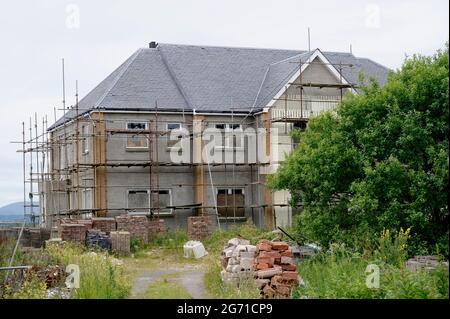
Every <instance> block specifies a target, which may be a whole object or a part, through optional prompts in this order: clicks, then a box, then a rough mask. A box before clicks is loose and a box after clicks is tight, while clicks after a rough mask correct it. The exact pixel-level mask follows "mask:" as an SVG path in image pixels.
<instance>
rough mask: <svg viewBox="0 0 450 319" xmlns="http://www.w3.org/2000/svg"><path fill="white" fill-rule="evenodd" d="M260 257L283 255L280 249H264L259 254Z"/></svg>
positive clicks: (279, 256) (278, 256)
mask: <svg viewBox="0 0 450 319" xmlns="http://www.w3.org/2000/svg"><path fill="white" fill-rule="evenodd" d="M259 256H260V257H270V258H281V255H280V253H279V252H278V251H262V252H261V253H260V254H259Z"/></svg>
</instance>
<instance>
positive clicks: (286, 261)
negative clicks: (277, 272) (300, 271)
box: [280, 256, 292, 264]
mask: <svg viewBox="0 0 450 319" xmlns="http://www.w3.org/2000/svg"><path fill="white" fill-rule="evenodd" d="M280 261H281V264H292V258H291V257H285V256H281V260H280Z"/></svg>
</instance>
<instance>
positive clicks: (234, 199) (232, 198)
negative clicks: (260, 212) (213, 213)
mask: <svg viewBox="0 0 450 319" xmlns="http://www.w3.org/2000/svg"><path fill="white" fill-rule="evenodd" d="M217 206H218V208H217V211H218V213H219V217H222V218H243V217H245V208H244V206H245V194H244V189H242V188H219V189H217Z"/></svg>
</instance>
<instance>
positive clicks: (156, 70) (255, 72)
mask: <svg viewBox="0 0 450 319" xmlns="http://www.w3.org/2000/svg"><path fill="white" fill-rule="evenodd" d="M309 54H310V52H307V51H296V50H279V49H257V48H231V47H213V46H194V45H176V44H164V43H163V44H159V45H158V46H157V48H156V49H153V48H152V49H150V48H142V49H139V50H137V51H136V52H135V53H134V54H133V55H132V56H131V57H130V58H128V59H127V60H126V61H125V62H124V63H123V64H122V65H120V66H119V67H118V68H117V69H116V70H114V71H113V72H112V73H111V74H110V75H109V76H108V77H107V78H106V79H105V80H103V81H102V82H101V83H100V84H99V85H98V86H96V87H95V88H94V89H93V90H92V91H91V92H89V93H88V94H87V95H86V96H85V97H84V98H83V99H81V100H80V102H79V110H80V113H83V112H87V111H89V110H93V109H112V110H120V109H125V110H144V109H146V110H148V109H154V107H155V103H156V101H157V103H158V109H159V110H182V109H185V110H191V109H196V110H198V111H209V112H230V111H231V110H232V109H233V110H234V111H235V112H238V111H245V112H248V111H249V110H252V109H255V108H261V107H264V106H265V105H266V104H267V103H268V102H269V101H270V99H271V98H272V97H273V95H275V94H276V93H277V92H278V90H280V89H281V88H282V87H283V85H285V83H286V82H287V80H288V79H289V78H290V77H291V76H292V75H293V74H295V72H296V71H297V70H298V67H299V66H298V64H296V63H292V61H293V60H295V59H300V58H301V59H304V60H306V59H307V58H308V56H309ZM323 54H324V55H325V56H326V57H327V58H328V59H329V60H330V62H331V63H333V64H338V63H344V64H349V63H351V64H353V67H352V68H348V67H344V68H343V71H342V72H343V76H344V77H345V78H346V79H347V80H348V81H349V82H350V83H357V81H358V74H359V72H360V71H362V72H363V73H365V75H366V77H367V76H373V77H375V78H376V79H377V80H378V82H379V83H380V84H384V82H385V79H386V76H387V73H388V71H389V70H388V69H387V68H385V67H383V66H381V65H380V64H378V63H375V62H373V61H371V60H369V59H366V58H357V57H355V56H354V55H352V54H350V53H341V52H323ZM74 113H75V112H74V111H73V110H70V111H68V112H67V113H66V119H67V120H70V119H72V118H73V117H74ZM62 123H64V118H61V119H59V120H58V121H57V122H56V123H54V124H53V125H52V126H51V127H50V128H49V129H52V128H54V127H56V126H58V125H61V124H62Z"/></svg>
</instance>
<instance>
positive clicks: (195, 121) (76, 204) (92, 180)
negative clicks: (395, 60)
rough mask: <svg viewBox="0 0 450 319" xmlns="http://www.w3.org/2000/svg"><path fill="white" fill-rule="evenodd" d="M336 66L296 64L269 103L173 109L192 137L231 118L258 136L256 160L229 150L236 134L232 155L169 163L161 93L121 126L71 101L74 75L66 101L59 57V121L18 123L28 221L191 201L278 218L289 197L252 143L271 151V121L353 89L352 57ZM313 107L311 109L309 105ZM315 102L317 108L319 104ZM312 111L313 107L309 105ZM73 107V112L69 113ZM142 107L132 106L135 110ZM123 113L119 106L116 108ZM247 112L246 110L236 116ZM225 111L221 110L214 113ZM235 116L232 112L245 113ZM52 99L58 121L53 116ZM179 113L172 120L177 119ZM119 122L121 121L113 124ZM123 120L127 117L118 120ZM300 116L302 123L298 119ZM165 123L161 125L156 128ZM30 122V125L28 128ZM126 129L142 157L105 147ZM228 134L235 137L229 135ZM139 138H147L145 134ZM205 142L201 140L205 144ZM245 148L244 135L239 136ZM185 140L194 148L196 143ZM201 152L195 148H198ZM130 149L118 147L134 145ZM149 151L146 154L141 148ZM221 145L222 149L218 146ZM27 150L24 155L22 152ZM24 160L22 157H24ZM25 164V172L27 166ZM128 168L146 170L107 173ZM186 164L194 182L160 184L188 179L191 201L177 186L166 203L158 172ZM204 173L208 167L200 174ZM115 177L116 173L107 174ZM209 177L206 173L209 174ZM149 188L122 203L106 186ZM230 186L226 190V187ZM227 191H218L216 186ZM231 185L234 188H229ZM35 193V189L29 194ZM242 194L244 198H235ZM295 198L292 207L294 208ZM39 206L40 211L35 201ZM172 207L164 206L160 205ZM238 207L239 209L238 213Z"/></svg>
mask: <svg viewBox="0 0 450 319" xmlns="http://www.w3.org/2000/svg"><path fill="white" fill-rule="evenodd" d="M296 63H298V66H299V70H302V67H304V65H305V64H323V65H325V64H326V63H318V62H314V61H301V60H300V61H299V62H296ZM336 66H337V69H338V71H339V77H340V78H339V80H338V83H313V82H311V81H304V80H303V72H300V75H299V77H298V80H296V81H294V82H290V83H287V85H286V86H285V87H284V93H283V94H282V95H281V96H280V97H279V98H273V101H274V103H275V104H274V106H273V107H271V109H270V110H269V111H268V112H262V111H261V110H257V111H253V110H252V111H248V108H244V109H245V110H247V111H242V109H243V108H241V109H239V108H237V107H234V106H233V105H231V106H230V114H228V117H227V119H225V120H217V119H215V120H214V119H213V118H212V117H208V116H204V115H196V114H195V111H194V112H192V113H190V112H186V111H185V110H184V109H183V110H182V111H181V110H180V112H179V113H180V114H179V116H181V118H182V120H181V121H180V128H184V129H186V130H187V131H188V132H189V143H191V145H192V143H193V142H194V141H195V140H198V138H200V139H201V137H202V136H203V133H204V130H205V128H206V127H207V125H210V124H223V123H229V124H230V125H231V126H230V127H231V128H233V130H234V129H235V127H237V126H240V129H242V130H243V129H244V126H246V127H251V128H254V129H256V131H258V130H259V129H262V130H263V131H264V132H265V138H264V139H263V140H262V141H260V139H259V138H256V145H255V147H256V160H255V161H254V162H244V163H240V162H237V161H236V160H235V154H236V149H235V144H234V143H235V141H234V142H233V144H232V145H233V146H232V150H233V156H232V161H231V162H227V161H225V162H223V163H216V162H213V161H211V160H210V158H209V156H208V155H207V158H206V160H202V161H198V162H196V161H194V159H193V157H194V155H195V154H193V155H192V158H191V160H190V161H189V162H181V163H174V162H172V161H167V160H164V159H162V158H164V156H160V155H161V154H160V152H161V149H162V147H163V148H165V145H166V143H167V140H168V136H169V135H170V133H171V130H169V129H168V128H167V124H169V123H173V122H174V120H172V119H167V116H166V114H165V112H164V111H163V110H161V107H160V106H159V105H158V101H153V103H154V106H153V107H149V110H150V111H148V112H142V113H141V114H139V115H138V117H139V122H145V123H147V124H146V125H145V126H143V127H141V128H136V129H134V128H132V129H130V128H129V127H127V124H126V123H128V122H130V120H129V119H126V118H117V116H114V117H112V116H107V114H108V111H106V110H104V111H100V110H97V109H80V107H79V101H78V82H76V92H75V104H74V105H73V106H71V107H70V108H68V107H66V101H65V99H66V97H65V83H64V61H63V100H62V111H63V121H62V122H61V123H60V124H59V125H58V126H57V127H55V128H53V129H51V130H48V119H47V116H44V117H43V118H42V121H41V125H42V127H41V128H42V130H41V132H40V133H39V132H38V126H39V125H38V116H37V114H36V113H35V114H34V123H33V120H32V118H30V119H29V128H28V139H27V137H26V131H27V130H26V127H25V123H22V135H23V140H22V141H19V142H15V143H20V144H21V145H22V149H21V150H19V151H20V152H23V174H24V176H28V178H25V179H24V197H25V195H26V193H28V198H29V203H25V202H24V205H25V206H24V212H25V215H26V216H27V217H28V218H29V219H30V221H31V223H32V224H33V225H36V224H40V225H41V226H42V227H52V226H55V225H56V223H57V222H58V221H59V220H60V219H61V218H63V217H69V218H75V219H77V218H88V217H93V216H96V217H104V216H107V215H108V212H112V213H114V214H115V213H116V212H117V213H135V212H146V214H147V215H148V217H150V218H158V219H159V218H162V217H169V216H174V215H175V214H176V212H177V211H186V210H188V211H193V212H194V213H195V214H197V215H211V216H214V217H215V218H216V220H217V224H218V225H219V227H220V224H221V223H236V222H239V221H240V220H246V219H247V218H251V219H252V220H253V221H255V220H258V222H259V225H258V226H260V227H263V226H265V227H269V228H273V227H275V225H276V220H275V215H276V214H275V208H276V207H280V208H281V207H288V204H287V202H286V201H285V202H281V203H275V202H274V200H273V193H272V192H271V190H270V189H269V188H268V186H267V184H266V176H267V173H268V172H269V171H270V167H271V166H272V164H273V163H271V161H270V160H269V161H260V160H259V156H258V154H259V152H260V151H261V150H264V151H265V152H266V154H267V153H268V154H269V155H272V154H271V147H272V140H271V133H270V132H271V128H272V127H273V125H278V124H283V125H284V134H285V135H287V134H288V131H289V129H288V126H289V127H291V128H292V127H294V125H295V124H296V123H297V124H298V123H304V124H305V125H304V126H306V123H307V121H308V120H309V118H310V117H312V116H315V115H317V114H318V113H319V112H321V111H323V110H328V109H332V108H333V107H334V106H335V105H336V104H337V103H338V102H339V101H341V100H342V98H343V95H344V94H343V93H344V91H345V90H348V89H355V87H356V86H355V85H353V84H348V83H345V82H344V79H343V69H344V68H346V67H350V68H351V67H353V65H351V64H343V63H339V64H337V65H335V64H333V67H336ZM311 88H316V89H319V90H321V89H335V90H337V91H338V92H339V93H338V95H337V96H333V95H323V96H320V95H316V96H313V95H307V94H305V90H308V89H311ZM292 89H299V94H289V90H292ZM313 109H314V110H313ZM317 110H318V111H317ZM315 111H317V112H316V113H314V112H315ZM69 113H70V114H71V117H69V116H68V114H69ZM136 113H139V112H136ZM114 114H116V115H117V114H120V113H117V112H116V113H114ZM244 115H245V117H243V116H244ZM221 116H223V115H221ZM242 117H243V119H241V120H238V119H239V118H242ZM56 120H57V117H56V109H55V123H56ZM176 121H177V120H175V122H176ZM118 124H119V125H118ZM123 124H125V125H123ZM304 126H302V125H300V127H301V128H303V127H304ZM162 127H164V128H162ZM33 128H34V133H33ZM130 138H131V139H137V140H138V141H139V143H143V145H144V146H142V149H140V150H139V152H136V153H137V154H139V156H138V157H140V158H139V159H131V157H132V156H125V157H124V158H114V157H113V156H111V153H110V152H111V148H114V145H116V144H117V141H120V143H119V144H120V145H124V144H125V145H126V143H127V142H128V141H129V140H130ZM234 138H235V137H234V135H233V139H234ZM143 140H145V141H146V142H145V143H144V142H142V141H143ZM277 143H278V144H279V145H283V144H286V145H287V146H288V147H289V146H290V147H291V149H292V148H293V147H294V146H295V145H294V144H293V143H294V142H293V141H289V142H285V143H284V142H281V143H280V142H277ZM202 146H203V142H200V148H202ZM242 147H243V148H244V149H245V142H244V144H243V145H242ZM198 151H199V150H198V149H192V153H195V152H198ZM200 152H201V150H200ZM131 153H134V152H130V153H128V152H125V154H127V155H128V154H131ZM145 153H146V154H147V155H146V157H147V158H144V154H145ZM224 153H225V151H224ZM26 155H28V158H26ZM26 164H28V165H26ZM26 166H28V174H26V172H25V171H26ZM124 172H125V173H127V174H129V175H130V176H131V175H132V174H139V175H142V174H148V184H146V185H141V184H140V185H133V184H132V183H130V182H128V183H117V182H114V181H115V180H117V179H115V178H114V174H116V173H121V174H123V173H124ZM176 172H178V174H193V176H194V177H193V178H192V180H193V182H192V183H190V182H184V183H179V182H177V183H175V182H174V183H168V182H167V181H164V183H163V185H164V187H170V189H176V190H180V189H192V190H193V194H194V195H193V198H192V200H191V201H189V202H185V203H178V204H176V205H174V204H172V200H173V198H174V194H169V197H170V196H171V200H170V203H166V204H165V205H162V204H161V198H160V196H161V195H162V193H161V189H160V187H161V178H163V180H165V179H166V177H167V174H177V173H176ZM218 173H220V174H221V175H222V176H224V178H223V179H219V180H218V179H216V178H215V177H214V175H216V176H217V174H218ZM238 173H243V174H246V175H247V177H248V178H247V181H246V180H241V179H240V178H238V177H237V174H238ZM206 174H207V175H206ZM111 180H113V182H111ZM208 180H209V182H208ZM131 188H146V189H147V190H148V205H142V206H143V207H135V206H131V207H130V205H128V203H124V205H122V206H117V205H110V204H109V203H108V198H109V197H108V196H109V195H108V192H113V194H114V192H115V189H125V190H128V189H131ZM222 189H227V191H226V192H227V193H226V194H222V193H220V194H219V190H220V191H221V192H224V191H223V190H222ZM229 189H231V194H229V193H228V192H229ZM239 189H244V190H247V191H248V195H249V196H247V195H245V196H242V195H243V193H239V192H238V190H239ZM208 192H211V198H212V203H213V204H208V202H209V203H211V200H209V201H208V196H207V194H208ZM219 195H224V196H219ZM229 195H231V196H229ZM35 196H37V197H38V198H39V203H40V204H39V205H37V204H36V200H35ZM242 198H243V200H242ZM301 206H302V205H301V203H299V204H298V206H297V209H300V208H301ZM38 207H39V212H37V211H36V209H37V208H38ZM168 210H169V211H171V212H172V214H165V213H164V212H166V211H168ZM242 212H243V213H242Z"/></svg>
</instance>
